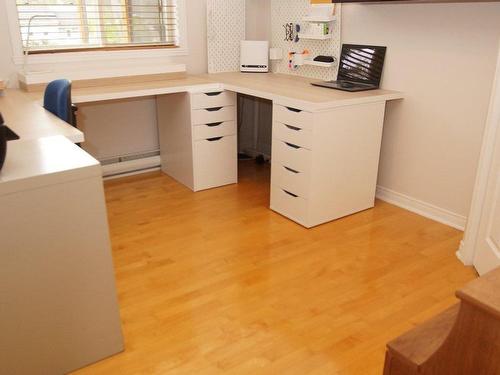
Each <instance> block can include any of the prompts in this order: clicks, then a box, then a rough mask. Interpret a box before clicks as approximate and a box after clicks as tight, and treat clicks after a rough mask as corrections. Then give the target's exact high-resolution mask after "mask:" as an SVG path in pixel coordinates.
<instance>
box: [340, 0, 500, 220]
mask: <svg viewBox="0 0 500 375" xmlns="http://www.w3.org/2000/svg"><path fill="white" fill-rule="evenodd" d="M499 36H500V4H499V3H474V4H472V3H469V4H387V5H378V4H365V5H362V4H350V5H344V6H343V41H344V43H345V42H358V43H362V44H381V45H386V46H388V54H387V60H386V66H385V71H384V78H383V86H384V87H386V88H391V89H395V90H401V91H403V92H405V94H406V99H405V100H403V101H400V102H396V103H392V104H390V105H389V106H388V108H387V116H386V124H385V131H384V140H383V146H382V156H381V164H380V174H379V185H381V186H383V187H385V188H388V189H391V190H394V191H396V192H398V193H401V194H404V195H407V196H409V197H412V198H415V199H418V200H421V201H423V202H426V203H429V204H432V205H435V206H437V207H440V208H442V209H445V210H448V211H451V212H452V213H455V214H457V215H460V216H467V214H468V211H469V206H470V202H471V195H472V189H473V183H474V178H475V173H476V168H477V163H478V157H479V150H480V145H481V138H482V134H483V128H484V125H485V121H486V114H487V109H488V102H489V98H490V91H491V86H492V79H493V75H494V68H495V59H496V55H497V47H498V39H499Z"/></svg>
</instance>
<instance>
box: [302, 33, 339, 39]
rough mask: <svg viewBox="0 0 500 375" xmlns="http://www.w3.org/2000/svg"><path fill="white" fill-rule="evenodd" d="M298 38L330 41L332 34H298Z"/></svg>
mask: <svg viewBox="0 0 500 375" xmlns="http://www.w3.org/2000/svg"><path fill="white" fill-rule="evenodd" d="M299 38H300V39H316V40H327V39H332V34H326V35H315V34H303V33H299Z"/></svg>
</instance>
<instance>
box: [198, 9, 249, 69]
mask: <svg viewBox="0 0 500 375" xmlns="http://www.w3.org/2000/svg"><path fill="white" fill-rule="evenodd" d="M242 40H245V0H207V49H208V72H209V73H219V72H235V71H239V70H240V41H242Z"/></svg>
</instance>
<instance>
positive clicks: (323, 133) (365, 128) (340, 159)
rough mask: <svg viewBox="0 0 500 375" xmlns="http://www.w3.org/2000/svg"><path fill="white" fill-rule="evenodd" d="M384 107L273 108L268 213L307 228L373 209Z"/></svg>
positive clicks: (382, 103) (382, 105) (369, 105)
mask: <svg viewBox="0 0 500 375" xmlns="http://www.w3.org/2000/svg"><path fill="white" fill-rule="evenodd" d="M384 108H385V102H376V103H367V104H359V105H355V106H342V107H338V108H334V109H331V110H328V111H321V112H314V113H312V112H307V111H300V110H296V109H294V108H290V107H284V106H281V105H274V108H273V114H274V123H273V145H272V155H271V157H272V169H271V204H270V206H271V209H273V210H274V211H276V212H278V213H280V214H282V215H284V216H286V217H288V218H290V219H292V220H294V221H296V222H298V223H299V224H301V225H303V226H305V227H307V228H310V227H313V226H316V225H319V224H322V223H325V222H328V221H331V220H335V219H338V218H340V217H343V216H346V215H350V214H353V213H355V212H359V211H362V210H365V209H367V208H371V207H373V206H374V204H375V190H376V182H377V173H378V160H379V157H380V145H381V139H382V127H383V120H384Z"/></svg>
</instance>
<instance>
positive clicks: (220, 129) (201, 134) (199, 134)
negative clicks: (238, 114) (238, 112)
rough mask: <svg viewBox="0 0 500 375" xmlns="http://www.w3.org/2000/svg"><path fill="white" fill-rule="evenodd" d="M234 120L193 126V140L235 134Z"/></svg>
mask: <svg viewBox="0 0 500 375" xmlns="http://www.w3.org/2000/svg"><path fill="white" fill-rule="evenodd" d="M236 132H237V130H236V121H224V122H215V123H212V124H200V125H196V126H194V127H193V138H194V139H195V140H200V139H207V138H214V137H223V136H226V135H236Z"/></svg>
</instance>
